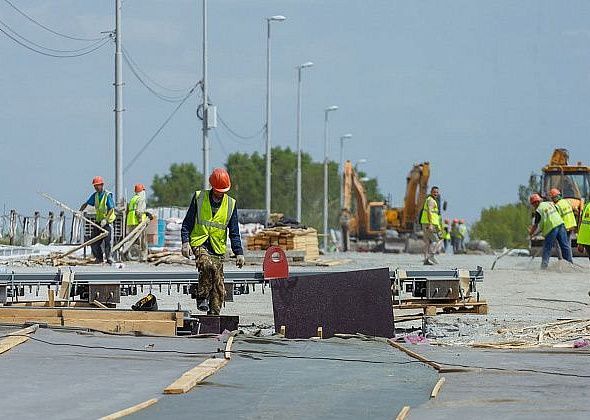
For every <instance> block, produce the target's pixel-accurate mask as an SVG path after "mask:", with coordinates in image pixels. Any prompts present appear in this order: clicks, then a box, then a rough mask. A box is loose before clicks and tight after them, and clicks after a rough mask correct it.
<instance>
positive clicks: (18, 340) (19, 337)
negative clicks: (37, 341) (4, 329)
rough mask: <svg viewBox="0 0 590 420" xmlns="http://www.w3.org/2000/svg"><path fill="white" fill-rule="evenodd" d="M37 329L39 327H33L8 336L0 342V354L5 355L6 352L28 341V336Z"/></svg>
mask: <svg viewBox="0 0 590 420" xmlns="http://www.w3.org/2000/svg"><path fill="white" fill-rule="evenodd" d="M38 328H39V325H33V326H30V327H27V328H23V329H22V330H18V331H13V332H11V333H10V334H8V335H9V336H8V337H6V338H3V339H2V340H0V354H2V353H6V352H7V351H8V350H10V349H12V348H13V347H16V346H18V345H19V344H22V343H24V342H25V341H29V337H28V334H32V333H34V332H35V331H37V329H38Z"/></svg>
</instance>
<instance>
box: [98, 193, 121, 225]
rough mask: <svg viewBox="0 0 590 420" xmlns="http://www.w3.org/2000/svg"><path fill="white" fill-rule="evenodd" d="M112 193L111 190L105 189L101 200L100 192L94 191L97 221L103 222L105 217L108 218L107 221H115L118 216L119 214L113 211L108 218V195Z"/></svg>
mask: <svg viewBox="0 0 590 420" xmlns="http://www.w3.org/2000/svg"><path fill="white" fill-rule="evenodd" d="M109 194H112V193H111V192H110V191H107V190H104V191H103V194H102V200H99V194H98V192H96V193H94V208H95V209H96V221H97V222H101V221H102V220H103V219H105V218H106V219H107V223H113V222H114V221H115V219H116V218H117V215H116V214H115V212H114V211H112V212H111V213H110V215H109V217H108V218H107V214H108V212H109V209H108V207H107V197H108V196H109Z"/></svg>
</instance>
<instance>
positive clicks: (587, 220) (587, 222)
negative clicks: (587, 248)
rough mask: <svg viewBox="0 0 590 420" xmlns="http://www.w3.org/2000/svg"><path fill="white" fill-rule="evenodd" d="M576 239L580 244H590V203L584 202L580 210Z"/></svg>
mask: <svg viewBox="0 0 590 420" xmlns="http://www.w3.org/2000/svg"><path fill="white" fill-rule="evenodd" d="M577 241H578V244H580V245H590V203H586V206H585V207H584V211H582V219H581V220H580V228H579V229H578V239H577Z"/></svg>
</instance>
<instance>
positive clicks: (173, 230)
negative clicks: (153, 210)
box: [164, 217, 182, 249]
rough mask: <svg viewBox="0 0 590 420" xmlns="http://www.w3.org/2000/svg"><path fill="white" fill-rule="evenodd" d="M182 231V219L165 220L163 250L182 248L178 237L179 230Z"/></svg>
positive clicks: (171, 218)
mask: <svg viewBox="0 0 590 420" xmlns="http://www.w3.org/2000/svg"><path fill="white" fill-rule="evenodd" d="M181 229H182V219H181V218H178V217H170V218H168V219H166V233H165V238H166V239H165V244H164V246H165V248H166V249H180V248H181V247H182V239H181V237H180V230H181Z"/></svg>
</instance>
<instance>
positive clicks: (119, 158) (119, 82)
mask: <svg viewBox="0 0 590 420" xmlns="http://www.w3.org/2000/svg"><path fill="white" fill-rule="evenodd" d="M121 35H122V34H121V0H116V1H115V200H116V203H117V206H124V205H125V201H124V197H123V61H122V57H123V51H122V45H121V42H122V36H121Z"/></svg>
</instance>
